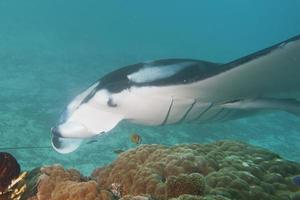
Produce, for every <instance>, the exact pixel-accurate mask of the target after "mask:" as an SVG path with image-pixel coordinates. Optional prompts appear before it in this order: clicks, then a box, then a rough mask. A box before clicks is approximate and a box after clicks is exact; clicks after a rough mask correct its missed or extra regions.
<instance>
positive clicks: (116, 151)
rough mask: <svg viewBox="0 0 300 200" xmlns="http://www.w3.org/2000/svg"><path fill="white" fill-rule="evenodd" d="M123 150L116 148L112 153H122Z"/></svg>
mask: <svg viewBox="0 0 300 200" xmlns="http://www.w3.org/2000/svg"><path fill="white" fill-rule="evenodd" d="M124 151H125V150H123V149H116V150H114V153H115V154H120V153H123V152H124Z"/></svg>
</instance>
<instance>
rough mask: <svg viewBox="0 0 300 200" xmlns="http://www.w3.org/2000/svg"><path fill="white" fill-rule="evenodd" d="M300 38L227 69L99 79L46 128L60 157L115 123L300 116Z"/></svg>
mask: <svg viewBox="0 0 300 200" xmlns="http://www.w3.org/2000/svg"><path fill="white" fill-rule="evenodd" d="M299 100H300V35H299V36H296V37H293V38H291V39H289V40H286V41H284V42H281V43H279V44H276V45H274V46H271V47H269V48H266V49H263V50H261V51H258V52H256V53H253V54H251V55H248V56H245V57H242V58H239V59H237V60H234V61H232V62H229V63H225V64H221V63H214V62H208V61H202V60H193V59H162V60H156V61H150V62H143V63H138V64H134V65H129V66H126V67H123V68H120V69H118V70H116V71H113V72H111V73H108V74H107V75H105V76H103V77H102V78H101V79H100V80H98V81H97V82H96V83H94V84H93V85H91V86H90V87H89V88H88V89H87V90H85V91H84V92H83V93H81V94H79V95H78V96H77V97H76V98H75V99H74V100H73V101H72V102H71V103H70V104H69V105H68V106H67V108H66V110H65V112H64V114H63V115H62V117H61V120H60V122H59V124H58V126H56V127H54V128H52V145H53V147H54V149H55V150H57V151H58V152H60V153H69V152H72V151H74V150H75V149H77V148H78V147H79V145H80V143H81V142H82V140H84V139H85V138H90V137H94V136H96V135H99V134H100V135H101V134H103V133H105V132H109V131H110V130H112V129H113V128H114V127H115V126H116V125H117V124H118V123H119V122H120V121H122V120H127V121H129V122H133V123H137V124H144V125H151V126H160V125H166V124H176V123H182V122H196V123H208V122H216V121H226V120H232V119H237V118H241V117H247V116H249V115H253V114H257V113H261V112H271V111H274V110H283V111H287V112H290V113H293V114H295V115H298V116H300V101H299Z"/></svg>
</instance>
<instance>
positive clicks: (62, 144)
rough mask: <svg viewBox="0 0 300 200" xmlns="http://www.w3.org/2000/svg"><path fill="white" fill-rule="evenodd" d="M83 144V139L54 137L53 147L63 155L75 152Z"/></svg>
mask: <svg viewBox="0 0 300 200" xmlns="http://www.w3.org/2000/svg"><path fill="white" fill-rule="evenodd" d="M81 142H82V139H77V138H62V137H57V136H54V135H53V136H52V147H53V148H54V149H55V151H57V152H58V153H62V154H67V153H71V152H73V151H75V150H76V149H77V148H78V147H79V146H80V144H81Z"/></svg>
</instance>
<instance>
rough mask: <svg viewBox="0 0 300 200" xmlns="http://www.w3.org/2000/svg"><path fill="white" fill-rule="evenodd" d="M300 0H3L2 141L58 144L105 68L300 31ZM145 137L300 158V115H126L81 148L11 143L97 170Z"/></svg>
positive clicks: (39, 158)
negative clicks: (219, 143)
mask: <svg viewBox="0 0 300 200" xmlns="http://www.w3.org/2000/svg"><path fill="white" fill-rule="evenodd" d="M299 10H300V1H298V0H288V1H282V0H231V1H225V0H222V1H221V0H201V1H199V0H189V1H182V0H164V1H161V0H151V1H141V0H131V1H124V0H115V1H111V0H101V1H100V0H86V1H78V0H72V1H71V0H64V1H61V0H44V1H40V0H26V1H17V0H1V1H0V91H1V92H0V103H1V106H0V141H1V142H0V148H3V147H37V146H39V147H45V146H50V128H51V127H52V126H53V125H55V123H56V122H57V120H58V118H59V115H60V113H61V111H62V110H63V109H64V106H66V105H67V104H68V102H69V101H70V100H71V99H72V98H73V97H74V96H75V95H77V94H78V93H80V92H81V91H82V90H83V89H85V88H86V87H87V86H89V85H90V84H91V83H92V82H94V81H96V80H97V79H98V78H100V77H101V76H102V75H104V74H106V73H108V72H110V71H112V70H114V69H117V68H119V67H121V66H124V65H127V64H133V63H136V62H140V61H144V60H153V59H160V58H176V57H178V58H195V59H204V60H210V61H215V62H228V61H230V60H232V59H236V58H238V57H241V56H244V55H247V54H249V53H252V52H255V51H257V50H259V49H262V48H265V47H268V46H270V45H272V44H274V43H277V42H280V41H282V40H285V39H287V38H289V37H292V36H294V35H297V34H300V26H299V24H300V12H299ZM133 132H136V133H139V134H140V135H141V136H142V138H143V143H162V144H167V145H171V144H177V143H193V142H199V143H204V142H211V141H215V140H220V139H235V140H240V141H245V142H248V143H251V144H255V145H259V146H262V147H265V148H267V149H269V150H272V151H275V152H277V153H279V154H280V155H282V156H283V157H284V158H287V159H291V160H295V161H298V162H299V161H300V157H299V153H300V119H299V118H297V117H295V116H293V115H291V114H287V113H283V112H276V113H272V114H268V115H261V116H256V117H251V118H247V119H241V120H236V121H231V122H226V123H222V124H207V125H198V124H182V125H176V126H167V127H159V128H157V127H144V126H137V125H132V124H127V123H121V124H120V125H119V126H118V127H117V128H116V129H114V130H113V131H112V132H111V133H110V134H107V135H105V136H104V137H101V138H99V140H98V141H97V142H95V143H92V144H88V145H83V146H82V147H81V148H80V149H79V150H78V151H76V152H74V153H72V154H68V155H60V154H58V153H56V152H55V151H54V150H52V149H51V148H49V149H23V150H20V149H18V150H7V151H9V152H11V153H12V154H13V155H14V156H16V157H17V159H18V160H19V161H20V164H21V166H22V168H23V169H31V168H33V167H37V166H40V165H49V164H53V163H61V164H63V165H64V166H66V167H76V168H78V169H80V170H81V171H82V172H84V173H86V174H88V173H89V172H90V171H91V170H92V169H93V168H95V167H97V166H102V165H104V164H106V163H109V162H111V161H112V160H113V159H115V158H116V155H115V154H114V153H113V150H116V149H128V148H131V147H134V145H133V144H131V142H130V140H129V136H130V135H131V134H132V133H133Z"/></svg>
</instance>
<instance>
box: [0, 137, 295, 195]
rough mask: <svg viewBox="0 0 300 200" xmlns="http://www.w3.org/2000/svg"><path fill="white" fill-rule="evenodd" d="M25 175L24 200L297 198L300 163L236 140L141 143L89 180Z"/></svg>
mask: <svg viewBox="0 0 300 200" xmlns="http://www.w3.org/2000/svg"><path fill="white" fill-rule="evenodd" d="M29 174H30V176H28V177H27V178H26V179H25V184H27V187H26V188H27V189H26V191H25V193H24V194H23V195H22V198H21V199H23V200H118V199H119V200H165V199H172V200H237V199H238V200H258V199H263V200H298V199H300V198H299V197H300V188H299V185H295V184H294V183H293V181H292V180H293V177H295V176H298V175H299V174H300V163H295V162H292V161H287V160H284V159H283V158H281V157H280V156H279V155H277V154H275V153H272V152H270V151H267V150H265V149H262V148H258V147H255V146H252V145H248V144H245V143H241V142H234V141H219V142H214V143H211V144H180V145H175V146H170V147H168V146H163V145H155V144H153V145H140V146H139V147H137V148H134V149H130V150H128V151H125V152H123V153H121V154H119V156H118V158H117V159H116V160H115V161H114V162H112V163H111V164H109V165H107V166H104V167H101V168H98V169H95V170H94V172H93V173H92V174H91V176H89V177H84V176H83V175H81V174H80V172H79V171H77V170H75V169H64V168H63V166H60V165H53V166H43V167H41V168H37V169H35V170H33V171H32V172H29ZM32 187H34V189H33V188H32ZM0 199H1V198H0Z"/></svg>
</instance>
